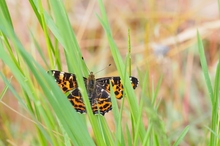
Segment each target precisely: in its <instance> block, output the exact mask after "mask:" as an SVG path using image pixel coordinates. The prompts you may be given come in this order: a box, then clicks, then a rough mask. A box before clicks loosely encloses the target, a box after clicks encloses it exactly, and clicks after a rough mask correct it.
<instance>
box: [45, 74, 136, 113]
mask: <svg viewBox="0 0 220 146" xmlns="http://www.w3.org/2000/svg"><path fill="white" fill-rule="evenodd" d="M48 72H51V75H52V76H53V77H54V78H55V81H56V82H57V84H58V85H59V87H60V88H61V89H62V91H63V92H64V93H67V92H69V95H68V100H69V101H70V102H71V104H72V105H73V107H74V108H75V110H76V111H77V112H79V113H86V107H85V104H84V102H83V98H82V94H81V93H80V90H79V89H78V84H77V80H76V76H75V74H72V73H67V72H61V71H57V70H51V71H48ZM130 81H131V85H132V86H133V89H135V88H136V87H137V85H138V79H137V78H135V77H132V76H131V77H130ZM110 82H111V84H112V89H113V90H114V93H115V97H116V98H117V99H121V98H122V97H123V85H122V81H121V79H120V77H103V78H98V79H95V75H94V74H93V72H90V74H89V76H88V78H85V77H84V83H85V85H86V89H87V94H88V97H89V101H90V104H91V108H92V111H93V114H98V113H99V112H100V114H101V115H103V116H104V115H105V113H107V112H109V111H110V110H112V102H111V97H110Z"/></svg>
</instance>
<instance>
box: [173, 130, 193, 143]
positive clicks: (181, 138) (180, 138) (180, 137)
mask: <svg viewBox="0 0 220 146" xmlns="http://www.w3.org/2000/svg"><path fill="white" fill-rule="evenodd" d="M188 131H189V126H186V127H185V128H184V129H183V131H182V132H181V134H180V136H179V137H178V138H177V140H176V142H175V143H174V144H173V146H178V145H179V144H180V142H181V141H182V140H183V138H184V137H185V136H186V134H187V132H188Z"/></svg>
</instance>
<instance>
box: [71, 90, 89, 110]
mask: <svg viewBox="0 0 220 146" xmlns="http://www.w3.org/2000/svg"><path fill="white" fill-rule="evenodd" d="M68 99H69V101H70V102H71V104H72V105H73V107H74V108H75V110H76V111H77V112H80V113H81V114H82V113H86V107H85V104H84V103H83V99H82V96H81V93H80V91H79V89H78V88H77V89H75V90H73V91H72V92H71V93H70V94H69V95H68Z"/></svg>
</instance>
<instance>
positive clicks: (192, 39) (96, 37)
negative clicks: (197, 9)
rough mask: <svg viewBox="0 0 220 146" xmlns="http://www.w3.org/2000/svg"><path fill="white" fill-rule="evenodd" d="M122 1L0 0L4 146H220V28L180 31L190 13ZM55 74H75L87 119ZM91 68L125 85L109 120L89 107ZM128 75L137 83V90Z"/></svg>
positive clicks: (0, 118)
mask: <svg viewBox="0 0 220 146" xmlns="http://www.w3.org/2000/svg"><path fill="white" fill-rule="evenodd" d="M45 2H46V3H45ZM124 3H125V1H120V2H117V4H116V2H115V3H114V2H113V1H109V2H106V3H105V4H103V1H102V0H98V1H91V2H89V3H88V4H85V2H81V1H80V2H79V1H75V3H74V2H69V1H68V2H67V1H65V2H63V1H59V0H53V1H33V0H29V4H30V5H28V6H27V5H26V4H24V3H21V4H20V5H19V4H18V3H17V4H16V3H10V2H7V3H6V1H5V0H1V1H0V7H1V9H0V11H1V13H0V20H1V23H0V36H1V44H0V59H1V68H2V69H1V71H0V76H1V78H0V79H1V80H0V81H1V82H2V83H1V86H0V91H1V96H0V131H1V132H0V145H59V146H60V145H80V146H81V145H100V146H102V145H149V146H152V145H158V146H161V145H164V146H166V145H167V146H168V145H176V146H177V145H211V146H216V145H219V134H218V132H219V117H218V106H219V101H218V98H219V91H220V90H219V89H220V85H219V84H220V63H219V58H220V55H219V49H216V48H218V47H219V46H218V43H217V42H218V41H217V40H219V39H218V38H216V34H217V30H218V29H217V28H218V27H219V25H215V24H217V22H215V21H213V20H212V21H211V20H209V21H207V22H206V23H205V24H204V23H201V25H200V27H197V29H198V30H197V34H196V28H193V31H192V29H189V28H190V26H187V27H189V28H187V29H182V30H181V31H180V29H181V28H182V27H184V25H183V24H185V25H187V24H188V25H189V24H190V23H188V21H190V19H192V18H191V17H190V15H189V14H188V15H186V14H187V11H186V12H185V13H183V14H182V15H180V16H179V15H176V16H170V14H169V13H163V14H160V13H157V11H154V10H156V1H148V2H147V4H148V5H149V10H148V12H149V14H147V16H145V15H146V12H145V7H144V6H145V4H146V2H143V3H140V2H137V3H136V4H133V2H128V3H127V2H126V4H124ZM13 5H16V6H17V8H18V9H19V10H21V11H19V10H14V9H11V8H15V7H13ZM133 5H135V6H134V7H132V6H133ZM70 6H74V8H72V7H70ZM78 6H82V7H80V8H81V9H77V8H78ZM83 6H85V7H86V8H84V7H83ZM22 7H24V8H25V9H22ZM27 7H28V8H29V7H30V8H29V9H26V8H27ZM113 7H114V8H115V9H114V11H113V9H112V8H113ZM83 8H84V9H85V10H84V11H83V15H84V16H83V17H82V14H81V15H80V13H82V10H83ZM119 8H120V9H119ZM25 10H31V12H29V11H25ZM17 11H19V12H20V14H19V13H16V12H17ZM161 11H162V10H161ZM126 12H127V13H126ZM133 12H134V13H135V14H132V13H133ZM84 13H85V14H84ZM17 15H20V17H17ZM93 15H94V16H93ZM21 16H22V17H21ZM33 16H35V17H33ZM71 17H72V18H71ZM179 17H181V19H182V20H179V21H178V22H177V20H176V19H175V18H179ZM27 18H29V19H28V20H29V21H30V22H29V23H28V24H25V23H18V20H19V21H21V22H24V21H25V19H27ZM76 18H78V19H76ZM171 18H172V19H171ZM166 20H167V21H169V22H168V23H166ZM174 20H176V22H175V21H174ZM170 21H172V22H173V23H172V24H171V23H170ZM204 21H205V20H204ZM201 22H202V21H201ZM21 24H23V25H24V26H23V25H21ZM208 26H209V27H208ZM215 26H216V27H215ZM217 26H218V27H217ZM204 29H208V30H209V31H211V32H212V33H213V34H212V35H214V36H215V40H216V41H213V40H212V39H209V37H211V36H212V35H210V34H207V33H204ZM200 30H203V31H202V32H200ZM156 31H157V32H158V34H159V36H158V35H157V33H155V32H156ZM75 32H77V33H75ZM135 34H138V35H135ZM188 34H190V35H188ZM136 36H137V37H136ZM170 36H174V37H170ZM202 38H203V40H204V41H202ZM211 38H212V37H211ZM152 42H154V43H152ZM133 44H135V45H133ZM136 44H138V45H136ZM204 46H205V47H204ZM213 46H214V47H213ZM82 57H83V58H84V59H82ZM109 63H111V64H112V66H111V67H108V68H106V69H105V70H103V71H100V70H101V69H103V68H105V67H106V66H108V64H109ZM51 69H57V70H62V71H68V72H72V73H74V74H76V76H77V82H78V84H79V87H80V89H81V91H82V95H83V99H84V102H85V105H86V107H87V109H88V111H87V114H79V113H77V112H76V111H75V110H74V108H72V106H71V104H70V103H69V101H68V100H67V98H66V95H64V94H63V93H62V91H61V90H60V89H59V87H58V86H57V84H56V83H55V82H54V79H53V78H52V77H50V76H49V74H47V71H48V70H51ZM88 70H89V71H90V70H93V71H94V72H97V73H96V74H95V75H96V77H101V76H102V74H105V75H103V76H116V75H119V76H120V77H121V78H122V81H123V83H124V93H125V97H124V98H123V99H122V100H120V101H117V100H116V98H115V96H114V93H113V92H111V97H112V98H111V99H112V103H113V110H112V112H109V113H107V114H106V115H105V116H101V115H93V113H92V111H91V110H90V108H89V107H90V103H89V100H88V95H87V93H86V89H85V86H84V82H83V76H85V77H87V76H88V73H89V71H88ZM98 71H100V72H98ZM129 75H133V76H136V77H138V78H139V85H138V88H137V89H136V90H133V89H132V86H131V84H130V81H129Z"/></svg>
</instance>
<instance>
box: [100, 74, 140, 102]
mask: <svg viewBox="0 0 220 146" xmlns="http://www.w3.org/2000/svg"><path fill="white" fill-rule="evenodd" d="M96 81H97V82H98V83H99V84H101V86H103V87H104V88H105V90H106V91H108V92H109V93H110V82H111V84H112V87H113V90H114V93H115V97H116V98H117V99H121V98H122V97H123V90H124V88H123V84H122V81H121V78H120V77H105V78H99V79H96ZM130 81H131V85H132V87H133V89H135V88H136V87H137V85H138V79H137V78H135V77H130Z"/></svg>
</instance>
